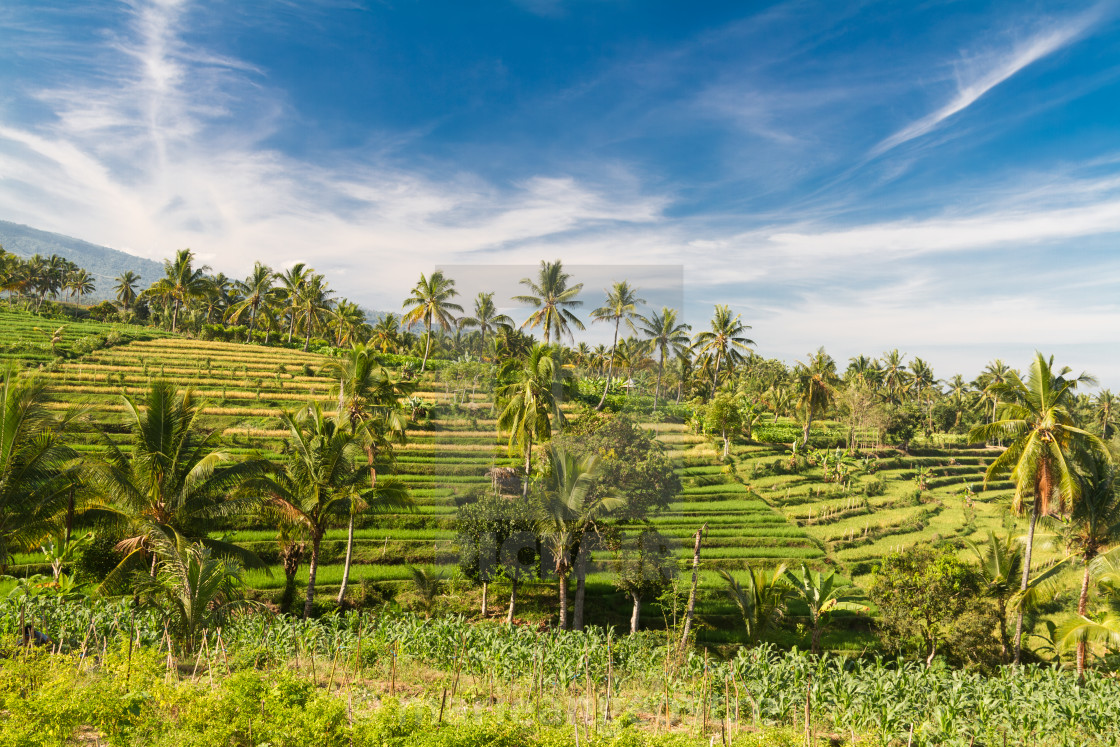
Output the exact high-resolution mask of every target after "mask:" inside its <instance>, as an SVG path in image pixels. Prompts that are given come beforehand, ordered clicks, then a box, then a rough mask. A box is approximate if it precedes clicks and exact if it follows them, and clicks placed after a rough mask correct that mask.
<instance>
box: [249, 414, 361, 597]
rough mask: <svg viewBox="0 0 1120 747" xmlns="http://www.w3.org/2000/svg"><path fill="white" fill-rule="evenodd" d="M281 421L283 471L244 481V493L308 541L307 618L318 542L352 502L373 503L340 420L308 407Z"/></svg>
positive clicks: (347, 512) (353, 441)
mask: <svg viewBox="0 0 1120 747" xmlns="http://www.w3.org/2000/svg"><path fill="white" fill-rule="evenodd" d="M281 421H282V422H283V423H284V425H285V426H286V427H287V429H288V431H289V434H290V435H289V441H288V443H289V445H290V447H291V450H290V451H289V453H288V457H287V459H286V460H285V462H284V465H283V467H282V468H280V469H278V470H276V471H275V472H274V473H273V474H272V475H271V476H268V477H260V478H256V479H253V480H250V481H248V482H247V483H246V485H245V489H246V490H247V491H249V492H252V493H255V494H258V495H260V496H262V497H263V499H264V501H265V512H266V513H267V514H273V515H274V516H275V518H278V519H282V520H284V521H286V522H288V523H290V524H299V525H301V526H303V527H304V528H305V529H306V531H307V535H308V538H309V539H310V541H311V558H310V565H309V567H308V572H307V596H306V598H305V600H304V605H303V616H304V617H305V618H307V617H310V616H311V610H312V608H313V606H314V604H315V578H316V576H317V574H318V570H319V553H320V549H321V548H322V544H323V536H324V535H325V534H326V532H327V529H329V528H330V527H331V526H332V525H333V524H335V523H337V522H339V521H341V520H342V519H343V518H345V517H347V516H349V515H351V513H352V512H353V510H354V509H352V508H351V506H352V504H353V503H354V502H362V503H366V504H369V503H372V502H374V500H375V498H374V496H373V495H372V491H370V490H369V489H368V488H363V487H362V486H364V485H365V484H366V480H367V474H366V472H365V471H364V470H363V469H360V468H359V467H358V466H357V465H356V464H355V462H354V457H355V456H356V455H357V453H360V449H359V446H358V436H356V435H355V434H354V433H353V432H352V431H351V430H350V427H349V424H348V423H346V421H345V420H339V419H337V418H328V417H326V416H324V415H323V411H322V409H320V407H319V405H318V404H317V403H312V404H311V405H309V406H308V407H307V408H305V409H303V410H302V411H301V412H300V413H294V412H286V413H284V414H283V415H282V416H281Z"/></svg>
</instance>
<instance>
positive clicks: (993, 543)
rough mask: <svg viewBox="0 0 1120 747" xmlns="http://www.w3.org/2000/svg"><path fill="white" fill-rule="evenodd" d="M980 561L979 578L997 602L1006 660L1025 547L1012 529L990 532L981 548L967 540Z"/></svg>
mask: <svg viewBox="0 0 1120 747" xmlns="http://www.w3.org/2000/svg"><path fill="white" fill-rule="evenodd" d="M968 546H969V547H970V548H972V552H973V553H974V554H975V555H976V560H977V562H978V563H979V573H980V577H981V578H982V579H983V581H984V588H985V590H986V591H987V593H988V596H990V597H991V598H993V599H994V600H995V602H996V615H997V617H998V618H999V641H1000V646H1001V647H1002V648H1003V656H1004V658H1005V659H1006V657H1007V656H1009V655H1010V654H1011V640H1010V639H1009V638H1008V636H1007V611H1008V603H1009V602H1010V601H1011V600H1012V598H1013V597H1014V596H1015V595H1016V594H1017V593H1019V576H1020V575H1021V574H1022V569H1023V547H1022V545H1021V544H1020V542H1019V540H1018V539H1016V538H1015V536H1014V535H1013V534H1011V533H1010V532H1009V533H1008V534H1007V536H1006V537H1002V538H1000V537H997V536H996V534H995V532H993V531H991V530H989V531H988V543H987V545H986V546H984V548H983V549H981V547H980V546H978V545H976V544H975V543H973V542H968Z"/></svg>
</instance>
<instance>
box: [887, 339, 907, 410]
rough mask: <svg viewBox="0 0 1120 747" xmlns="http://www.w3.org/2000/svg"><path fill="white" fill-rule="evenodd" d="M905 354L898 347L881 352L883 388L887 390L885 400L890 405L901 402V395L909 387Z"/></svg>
mask: <svg viewBox="0 0 1120 747" xmlns="http://www.w3.org/2000/svg"><path fill="white" fill-rule="evenodd" d="M905 358H906V354H905V353H900V352H898V348H895V349H894V350H890V351H888V352H886V353H883V359H882V362H881V370H882V382H883V388H884V389H886V391H887V402H889V403H890V404H892V405H897V404H901V403H902V396H903V395H904V394H905V393H906V392H907V390H908V389H909V388H910V383H911V376H910V373H909V372H908V371H907V370H906V363H905Z"/></svg>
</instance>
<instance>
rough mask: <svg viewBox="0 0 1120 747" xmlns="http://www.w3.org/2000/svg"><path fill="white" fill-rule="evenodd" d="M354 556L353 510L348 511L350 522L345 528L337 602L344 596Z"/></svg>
mask: <svg viewBox="0 0 1120 747" xmlns="http://www.w3.org/2000/svg"><path fill="white" fill-rule="evenodd" d="M353 557H354V512H353V511H351V512H350V524H349V525H348V526H347V528H346V562H345V563H343V565H342V586H340V587H339V589H338V603H339V604H342V600H343V599H345V598H346V585H347V583H349V581H350V560H351V559H352V558H353Z"/></svg>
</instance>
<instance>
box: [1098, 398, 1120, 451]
mask: <svg viewBox="0 0 1120 747" xmlns="http://www.w3.org/2000/svg"><path fill="white" fill-rule="evenodd" d="M1118 414H1120V397H1117V396H1116V395H1115V394H1113V393H1112V390H1110V389H1102V390H1101V391H1100V392H1098V393H1097V396H1096V397H1095V398H1094V399H1093V419H1094V420H1095V421H1096V423H1097V426H1098V427H1099V428H1100V432H1101V438H1103V439H1106V440H1107V439H1109V438H1112V435H1113V434H1114V433H1116V425H1117V415H1118Z"/></svg>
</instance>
